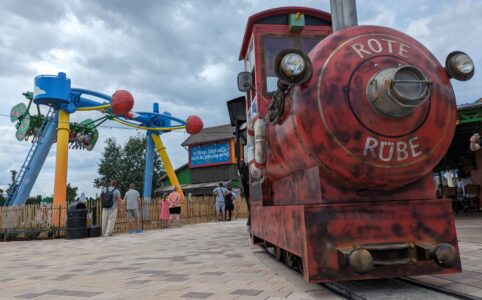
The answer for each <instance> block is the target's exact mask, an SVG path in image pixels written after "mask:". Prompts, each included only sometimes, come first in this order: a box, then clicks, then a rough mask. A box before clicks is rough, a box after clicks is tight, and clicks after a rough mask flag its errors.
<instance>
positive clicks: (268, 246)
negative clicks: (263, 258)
mask: <svg viewBox="0 0 482 300" xmlns="http://www.w3.org/2000/svg"><path fill="white" fill-rule="evenodd" d="M263 247H264V249H266V250H268V248H271V247H273V245H271V244H270V243H269V242H267V241H263Z"/></svg>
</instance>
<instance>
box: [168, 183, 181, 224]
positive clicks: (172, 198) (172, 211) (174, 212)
mask: <svg viewBox="0 0 482 300" xmlns="http://www.w3.org/2000/svg"><path fill="white" fill-rule="evenodd" d="M178 191H179V187H177V186H175V187H174V190H173V191H172V193H170V194H169V196H167V202H169V215H170V216H171V223H172V220H175V222H176V225H177V226H181V194H179V192H178Z"/></svg>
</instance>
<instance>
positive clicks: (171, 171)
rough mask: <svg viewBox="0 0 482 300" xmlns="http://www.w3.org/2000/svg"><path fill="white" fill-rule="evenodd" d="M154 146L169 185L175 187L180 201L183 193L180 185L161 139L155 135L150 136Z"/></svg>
mask: <svg viewBox="0 0 482 300" xmlns="http://www.w3.org/2000/svg"><path fill="white" fill-rule="evenodd" d="M151 137H152V140H153V141H154V144H155V145H156V148H157V151H158V152H159V156H160V157H161V160H162V163H163V164H164V169H166V172H167V177H168V178H169V181H171V184H172V185H173V186H175V187H178V192H179V194H180V195H181V200H183V199H185V198H184V192H183V191H182V188H181V184H180V183H179V180H178V179H177V176H176V172H174V168H173V167H172V164H171V161H170V160H169V156H168V155H167V151H166V147H165V146H164V143H163V142H162V140H161V137H160V136H159V135H157V134H152V135H151Z"/></svg>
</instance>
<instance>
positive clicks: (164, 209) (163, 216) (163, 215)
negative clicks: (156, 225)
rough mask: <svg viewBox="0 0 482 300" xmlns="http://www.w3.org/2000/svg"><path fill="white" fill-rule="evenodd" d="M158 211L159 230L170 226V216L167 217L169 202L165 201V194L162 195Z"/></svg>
mask: <svg viewBox="0 0 482 300" xmlns="http://www.w3.org/2000/svg"><path fill="white" fill-rule="evenodd" d="M160 206H161V207H160V209H159V220H161V228H166V227H170V226H171V222H170V219H171V217H170V215H169V201H167V193H165V194H164V195H162V200H161V203H160Z"/></svg>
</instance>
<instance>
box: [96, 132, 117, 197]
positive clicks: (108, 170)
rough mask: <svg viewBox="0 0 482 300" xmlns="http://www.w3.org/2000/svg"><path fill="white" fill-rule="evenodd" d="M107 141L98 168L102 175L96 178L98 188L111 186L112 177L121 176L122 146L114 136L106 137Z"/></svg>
mask: <svg viewBox="0 0 482 300" xmlns="http://www.w3.org/2000/svg"><path fill="white" fill-rule="evenodd" d="M105 143H106V146H105V148H104V152H103V153H102V157H101V158H100V162H99V166H98V169H97V171H98V172H99V175H100V177H98V178H96V179H94V186H95V187H97V188H102V187H106V186H109V184H110V180H111V179H117V178H119V172H118V170H119V165H120V163H121V150H122V148H121V146H120V145H118V144H117V142H116V140H115V139H114V138H108V139H106V141H105Z"/></svg>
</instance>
